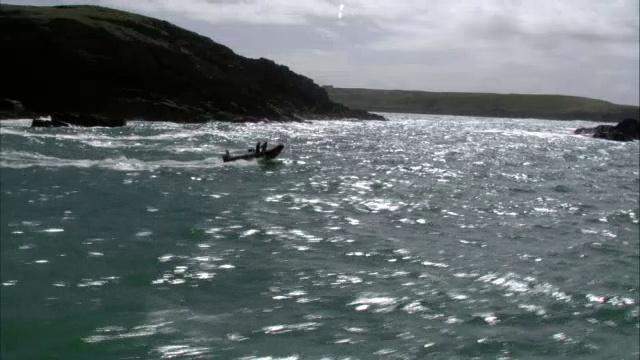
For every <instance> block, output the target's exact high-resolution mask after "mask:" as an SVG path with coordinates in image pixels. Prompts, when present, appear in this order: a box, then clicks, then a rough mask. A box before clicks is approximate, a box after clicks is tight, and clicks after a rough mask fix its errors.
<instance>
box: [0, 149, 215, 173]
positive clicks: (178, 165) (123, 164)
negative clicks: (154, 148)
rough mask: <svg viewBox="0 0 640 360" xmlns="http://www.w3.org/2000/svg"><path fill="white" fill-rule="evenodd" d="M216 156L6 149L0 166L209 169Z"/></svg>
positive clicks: (128, 169)
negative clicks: (148, 157) (91, 155)
mask: <svg viewBox="0 0 640 360" xmlns="http://www.w3.org/2000/svg"><path fill="white" fill-rule="evenodd" d="M222 164H223V162H222V160H221V159H220V158H218V157H208V158H204V159H199V160H193V161H177V160H157V161H143V160H139V159H135V158H127V157H126V156H120V157H117V158H105V159H64V158H57V157H52V156H46V155H41V154H37V153H32V152H23V151H8V152H4V153H3V154H2V159H1V160H0V168H8V169H25V168H31V167H47V168H66V167H74V168H81V169H87V168H98V169H107V170H115V171H155V170H159V169H165V168H169V169H209V168H217V167H220V166H222Z"/></svg>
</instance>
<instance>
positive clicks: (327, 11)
mask: <svg viewBox="0 0 640 360" xmlns="http://www.w3.org/2000/svg"><path fill="white" fill-rule="evenodd" d="M0 3H4V4H21V5H62V4H79V3H83V4H92V5H101V6H107V7H112V8H118V9H122V10H127V11H131V12H135V13H140V14H144V15H148V16H152V17H156V18H160V19H163V20H167V21H169V22H171V23H173V24H176V25H178V26H181V27H183V28H186V29H189V30H192V31H195V32H197V33H199V34H201V35H204V36H207V37H209V38H211V39H213V40H214V41H216V42H219V43H221V44H223V45H226V46H228V47H230V48H231V49H233V50H234V51H235V52H236V53H238V54H240V55H244V56H247V57H252V58H258V57H265V58H269V59H272V60H274V61H276V62H277V63H280V64H283V65H287V66H288V67H289V68H291V69H292V70H293V71H295V72H297V73H300V74H303V75H305V76H308V77H310V78H312V79H313V80H314V81H315V82H316V83H318V84H320V85H333V86H336V87H361V88H375V89H404V90H424V91H455V92H495V93H527V94H562V95H575V96H586V97H591V98H597V99H603V100H607V101H611V102H614V103H619V104H631V105H638V104H639V102H640V90H639V89H640V70H639V69H640V55H639V52H640V49H639V48H640V35H639V28H640V22H639V18H640V15H639V13H640V0H136V1H132V0H93V1H92V0H88V1H81V2H78V1H68V0H48V1H47V0H30V1H29V0H0Z"/></svg>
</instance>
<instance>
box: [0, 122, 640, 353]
mask: <svg viewBox="0 0 640 360" xmlns="http://www.w3.org/2000/svg"><path fill="white" fill-rule="evenodd" d="M388 117H389V118H390V121H388V122H351V121H331V122H312V123H306V124H301V123H296V124H227V123H212V124H205V125H179V124H171V123H144V122H132V123H131V124H129V125H128V126H127V127H124V128H114V129H107V128H91V129H86V128H55V129H53V128H51V129H31V128H29V121H27V120H25V121H2V122H0V125H1V128H0V141H1V143H0V145H1V153H0V154H1V157H0V181H1V187H0V195H1V198H0V202H1V208H0V210H1V213H0V220H1V232H0V237H1V241H0V245H1V254H0V256H1V259H0V260H1V262H0V264H1V286H0V304H1V310H2V312H1V315H2V317H1V325H2V328H1V330H2V332H1V340H2V342H1V351H2V354H1V355H2V356H1V357H2V359H3V360H6V359H44V358H47V359H53V358H57V359H245V360H248V359H427V358H433V359H469V358H477V359H498V358H499V359H525V358H526V359H553V358H557V359H560V358H579V359H637V358H638V356H639V340H638V337H639V326H638V324H639V322H638V319H639V305H638V302H639V292H638V291H639V270H640V269H639V266H640V265H639V224H638V217H639V216H638V214H639V212H640V211H639V205H638V200H639V186H640V182H639V160H638V156H639V143H638V142H632V143H619V142H609V141H604V140H597V139H591V138H586V137H581V136H577V135H573V134H572V131H573V130H574V129H575V128H577V127H581V126H589V125H591V126H593V125H594V124H593V123H588V122H565V121H541V120H530V119H525V120H514V119H482V118H473V117H449V116H426V115H403V114H388ZM258 140H260V141H265V140H267V141H269V142H270V143H272V144H275V143H282V144H284V145H285V146H286V147H285V149H284V151H283V153H282V154H281V155H280V157H279V158H277V159H276V160H274V161H271V162H256V161H251V162H244V161H243V162H234V163H223V162H222V161H221V158H220V155H221V154H222V153H223V152H224V150H225V149H230V150H232V151H234V150H235V151H246V149H247V148H248V147H251V146H253V145H254V144H255V143H256V142H257V141H258Z"/></svg>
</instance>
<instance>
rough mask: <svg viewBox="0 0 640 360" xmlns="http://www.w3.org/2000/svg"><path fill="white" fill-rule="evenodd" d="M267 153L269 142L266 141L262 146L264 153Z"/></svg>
mask: <svg viewBox="0 0 640 360" xmlns="http://www.w3.org/2000/svg"><path fill="white" fill-rule="evenodd" d="M265 151H267V142H266V141H265V142H264V144H262V152H265Z"/></svg>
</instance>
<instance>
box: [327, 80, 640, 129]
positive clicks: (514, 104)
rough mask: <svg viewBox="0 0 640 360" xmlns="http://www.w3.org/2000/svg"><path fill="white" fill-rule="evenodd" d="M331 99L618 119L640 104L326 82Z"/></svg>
mask: <svg viewBox="0 0 640 360" xmlns="http://www.w3.org/2000/svg"><path fill="white" fill-rule="evenodd" d="M324 89H325V90H326V91H327V93H328V94H329V98H331V100H333V101H335V102H338V103H341V104H344V105H345V106H348V107H350V108H354V109H361V110H366V111H376V112H394V113H415V114H434V115H459V116H478V117H498V118H534V119H549V120H591V121H602V122H618V121H620V120H622V119H625V118H632V119H638V117H639V113H640V107H638V106H631V105H618V104H613V103H610V102H607V101H604V100H597V99H590V98H585V97H577V96H564V95H528V94H493V93H462V92H461V93H457V92H427V91H408V90H377V89H360V88H337V87H333V86H324Z"/></svg>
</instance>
